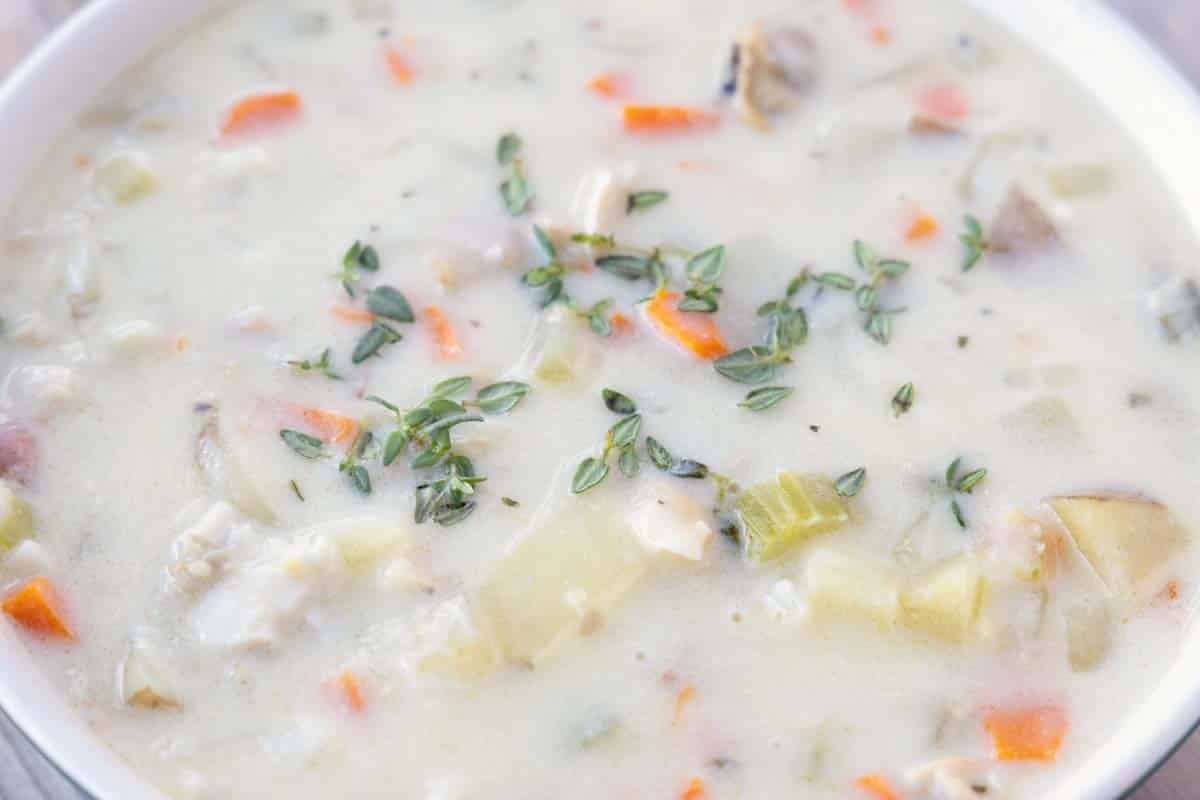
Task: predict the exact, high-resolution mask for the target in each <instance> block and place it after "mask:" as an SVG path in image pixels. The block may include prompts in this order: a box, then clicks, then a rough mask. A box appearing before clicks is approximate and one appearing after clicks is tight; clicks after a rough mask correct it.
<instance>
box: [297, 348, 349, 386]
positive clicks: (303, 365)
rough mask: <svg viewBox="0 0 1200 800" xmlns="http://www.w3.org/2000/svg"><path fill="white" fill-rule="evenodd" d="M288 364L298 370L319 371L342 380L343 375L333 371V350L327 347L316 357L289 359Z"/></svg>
mask: <svg viewBox="0 0 1200 800" xmlns="http://www.w3.org/2000/svg"><path fill="white" fill-rule="evenodd" d="M287 365H288V366H289V367H291V368H292V369H294V370H296V371H297V372H317V373H320V374H321V375H324V376H325V377H326V378H329V379H330V380H333V381H340V380H341V379H342V376H341V375H338V374H337V373H336V372H334V371H333V351H332V350H331V349H330V348H328V347H326V348H325V349H324V350H322V351H321V355H319V356H317V357H316V358H315V359H310V358H306V359H303V360H299V361H288V362H287Z"/></svg>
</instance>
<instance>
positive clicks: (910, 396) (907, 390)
mask: <svg viewBox="0 0 1200 800" xmlns="http://www.w3.org/2000/svg"><path fill="white" fill-rule="evenodd" d="M916 397H917V390H916V389H915V388H914V387H913V385H912V383H911V382H910V383H906V384H904V385H903V386H901V387H900V388H899V389H897V390H896V394H894V395H892V413H893V414H895V415H896V416H897V417H900V416H901V415H903V414H907V413H908V411H909V409H911V408H912V406H913V402H914V401H915V400H916Z"/></svg>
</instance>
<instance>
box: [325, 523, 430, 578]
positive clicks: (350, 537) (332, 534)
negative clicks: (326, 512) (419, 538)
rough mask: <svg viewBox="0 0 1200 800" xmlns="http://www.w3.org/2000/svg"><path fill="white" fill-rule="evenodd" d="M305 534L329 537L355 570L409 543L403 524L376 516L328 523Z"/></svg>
mask: <svg viewBox="0 0 1200 800" xmlns="http://www.w3.org/2000/svg"><path fill="white" fill-rule="evenodd" d="M305 535H311V536H327V537H328V538H329V540H330V541H331V542H333V544H334V546H335V547H336V548H337V549H338V552H339V553H340V554H341V556H342V559H343V560H344V561H345V562H346V566H347V567H349V568H350V569H352V570H363V569H367V568H368V567H371V566H373V565H374V564H376V563H377V562H378V561H379V560H380V559H382V558H383V557H384V556H386V555H389V554H390V553H393V552H396V551H403V550H406V549H407V548H408V546H409V542H410V540H409V537H408V530H407V529H406V528H405V527H404V526H402V525H398V524H396V523H395V522H389V521H387V520H382V519H379V518H377V517H356V518H353V519H344V520H338V521H336V522H328V523H325V524H322V525H319V526H317V527H315V528H312V529H310V531H308V532H307V533H306V534H305Z"/></svg>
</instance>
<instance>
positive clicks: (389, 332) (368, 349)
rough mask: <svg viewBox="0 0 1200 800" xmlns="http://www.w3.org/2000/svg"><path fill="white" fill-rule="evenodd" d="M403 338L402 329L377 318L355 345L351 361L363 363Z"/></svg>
mask: <svg viewBox="0 0 1200 800" xmlns="http://www.w3.org/2000/svg"><path fill="white" fill-rule="evenodd" d="M403 338H404V336H403V335H402V334H401V333H400V331H398V330H396V329H395V328H393V327H392V326H391V325H388V324H387V323H386V322H380V321H378V320H376V321H375V322H373V323H371V327H370V328H369V329H368V330H367V332H366V333H364V334H363V335H362V337H361V338H360V339H359V340H358V342H357V343H356V344H355V345H354V352H352V353H351V354H350V362H351V363H353V364H361V363H362V362H364V361H366V360H367V359H368V358H371V357H372V356H376V355H379V351H380V350H382V349H383V348H384V347H386V346H387V345H389V344H395V343H396V342H398V341H400V340H401V339H403Z"/></svg>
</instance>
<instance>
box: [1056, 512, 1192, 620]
mask: <svg viewBox="0 0 1200 800" xmlns="http://www.w3.org/2000/svg"><path fill="white" fill-rule="evenodd" d="M1049 503H1050V507H1051V508H1052V509H1054V513H1055V514H1057V515H1058V518H1059V520H1060V521H1061V522H1062V524H1063V526H1064V527H1065V528H1066V529H1067V532H1068V533H1069V534H1071V538H1072V539H1074V540H1075V544H1076V545H1077V546H1078V547H1079V551H1080V552H1081V553H1083V556H1084V558H1086V559H1087V560H1088V563H1089V564H1091V565H1092V568H1093V569H1094V570H1096V573H1097V574H1098V575H1099V576H1100V578H1101V580H1103V581H1104V583H1105V585H1106V586H1107V587H1108V588H1109V590H1110V591H1111V592H1112V593H1113V595H1115V596H1116V597H1117V599H1118V600H1119V601H1121V602H1122V604H1124V605H1125V606H1126V608H1137V607H1140V606H1143V605H1145V604H1146V602H1148V601H1149V600H1150V599H1151V598H1152V597H1154V595H1156V594H1157V593H1158V592H1159V591H1160V590H1161V589H1162V587H1163V584H1164V583H1165V581H1166V578H1167V575H1166V574H1165V572H1166V570H1167V568H1168V566H1169V562H1170V560H1171V558H1172V557H1173V556H1175V555H1176V554H1177V553H1178V552H1179V551H1181V550H1182V549H1184V547H1185V546H1186V545H1187V543H1188V535H1187V533H1186V532H1185V531H1184V530H1183V528H1181V527H1180V525H1179V523H1178V522H1176V520H1175V518H1174V516H1172V514H1171V512H1170V511H1169V510H1168V509H1167V507H1166V506H1164V505H1162V504H1161V503H1156V502H1153V501H1151V500H1145V499H1142V498H1139V497H1122V496H1098V497H1055V498H1052V499H1051V500H1050V501H1049Z"/></svg>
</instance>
